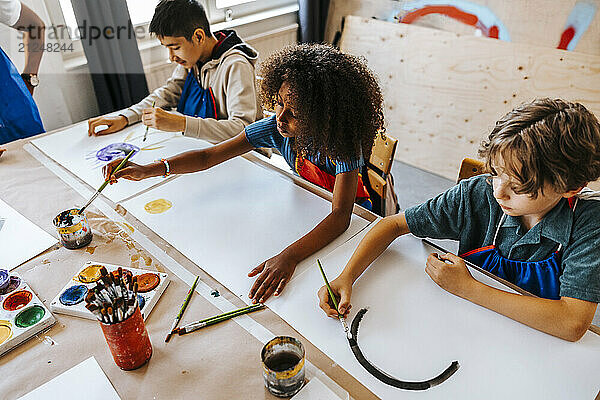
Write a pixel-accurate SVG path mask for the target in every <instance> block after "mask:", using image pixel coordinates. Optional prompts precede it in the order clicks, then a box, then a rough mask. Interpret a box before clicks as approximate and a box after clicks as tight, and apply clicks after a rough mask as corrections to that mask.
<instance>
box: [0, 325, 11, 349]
mask: <svg viewBox="0 0 600 400" xmlns="http://www.w3.org/2000/svg"><path fill="white" fill-rule="evenodd" d="M11 337H12V324H11V323H10V322H8V321H3V320H0V344H2V343H4V342H6V341H7V340H8V339H10V338H11Z"/></svg>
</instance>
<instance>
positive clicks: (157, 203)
mask: <svg viewBox="0 0 600 400" xmlns="http://www.w3.org/2000/svg"><path fill="white" fill-rule="evenodd" d="M172 206H173V204H172V203H171V202H170V201H169V200H167V199H157V200H153V201H151V202H149V203H147V204H146V205H145V206H144V210H146V212H147V213H150V214H160V213H164V212H165V211H167V210H168V209H169V208H171V207H172Z"/></svg>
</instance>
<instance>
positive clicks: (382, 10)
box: [325, 0, 600, 55]
mask: <svg viewBox="0 0 600 400" xmlns="http://www.w3.org/2000/svg"><path fill="white" fill-rule="evenodd" d="M582 2H587V3H589V4H592V5H594V4H595V5H596V6H600V0H561V1H556V0H528V1H519V0H511V1H506V0H476V1H475V0H474V1H472V3H475V4H477V5H479V6H483V7H487V8H488V9H489V10H490V12H492V13H493V14H494V15H495V16H496V17H498V19H499V20H500V21H502V23H503V25H504V26H506V29H507V31H508V33H509V35H510V40H511V42H513V43H524V44H532V45H536V46H544V47H550V48H556V47H557V46H558V43H559V41H560V37H561V34H562V32H563V31H564V29H565V27H566V24H567V20H568V17H569V15H570V14H571V12H572V10H573V8H574V6H575V5H576V4H577V3H582ZM407 3H411V2H410V1H406V0H400V1H390V0H367V1H364V0H331V2H330V6H329V15H328V19H327V29H326V35H325V38H326V39H327V40H328V41H332V40H333V38H334V36H335V33H336V32H337V31H339V30H340V29H341V21H342V18H343V17H344V16H346V15H356V16H361V17H365V18H372V17H375V18H378V19H381V20H391V18H392V17H393V16H394V15H397V14H398V13H399V12H402V9H403V6H404V5H405V4H407ZM448 3H449V4H451V3H452V2H450V1H449V2H448ZM414 25H418V26H425V27H430V28H436V29H441V30H444V31H449V32H454V33H469V34H473V33H474V30H475V28H473V27H470V26H467V25H465V24H463V23H461V22H458V21H456V20H453V19H451V18H449V17H446V16H444V15H439V14H430V15H427V16H424V17H422V18H420V19H418V20H416V21H415V22H414ZM575 51H577V52H580V53H587V54H596V55H600V12H596V15H595V16H594V18H593V20H592V22H591V23H590V25H589V26H588V28H587V29H586V30H585V32H584V33H583V35H582V36H581V38H580V40H579V41H578V43H577V45H576V46H575Z"/></svg>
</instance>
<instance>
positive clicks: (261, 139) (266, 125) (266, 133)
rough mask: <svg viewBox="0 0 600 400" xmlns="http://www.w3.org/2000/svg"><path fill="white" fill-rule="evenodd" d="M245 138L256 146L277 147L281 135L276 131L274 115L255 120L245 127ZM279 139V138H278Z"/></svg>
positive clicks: (281, 138)
mask: <svg viewBox="0 0 600 400" xmlns="http://www.w3.org/2000/svg"><path fill="white" fill-rule="evenodd" d="M245 132H246V139H248V142H249V143H250V144H251V145H252V146H254V147H256V148H259V147H271V148H279V145H280V144H281V143H278V142H281V141H282V140H283V137H282V136H281V135H280V134H279V132H277V121H276V120H275V116H274V115H273V116H272V117H268V118H264V119H261V120H259V121H256V122H254V123H252V124H250V125H248V126H247V127H246V128H245ZM278 139H279V140H278Z"/></svg>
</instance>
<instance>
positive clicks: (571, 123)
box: [479, 98, 600, 198]
mask: <svg viewBox="0 0 600 400" xmlns="http://www.w3.org/2000/svg"><path fill="white" fill-rule="evenodd" d="M479 156H480V157H481V158H483V159H484V160H485V169H486V170H487V172H491V173H495V170H494V166H493V164H494V162H496V161H498V160H499V159H502V161H503V162H504V164H505V166H506V170H507V171H508V172H507V173H508V174H509V175H511V176H513V177H514V178H515V179H516V180H517V181H518V184H517V185H516V188H515V193H521V194H523V193H526V194H529V195H530V196H531V197H533V198H536V197H537V195H538V193H542V194H543V188H544V186H546V185H547V184H548V185H550V186H551V187H552V188H553V189H554V190H555V191H556V192H558V193H566V192H568V191H571V190H575V189H578V188H580V187H582V186H585V185H586V184H587V183H589V182H593V181H595V180H597V179H598V178H599V177H600V124H599V123H598V120H597V119H596V117H595V116H594V115H593V114H592V113H591V112H589V111H588V110H587V109H586V108H585V107H584V106H582V105H581V104H579V103H570V102H567V101H564V100H560V99H548V98H543V99H536V100H534V101H532V102H530V103H524V104H521V105H520V106H518V107H516V108H515V109H514V110H512V111H511V112H509V113H508V114H506V115H505V116H504V117H502V118H501V119H500V120H499V121H498V122H496V126H495V127H494V129H493V130H492V132H491V133H490V134H489V136H488V138H487V140H484V141H483V142H482V143H481V147H480V149H479Z"/></svg>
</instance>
